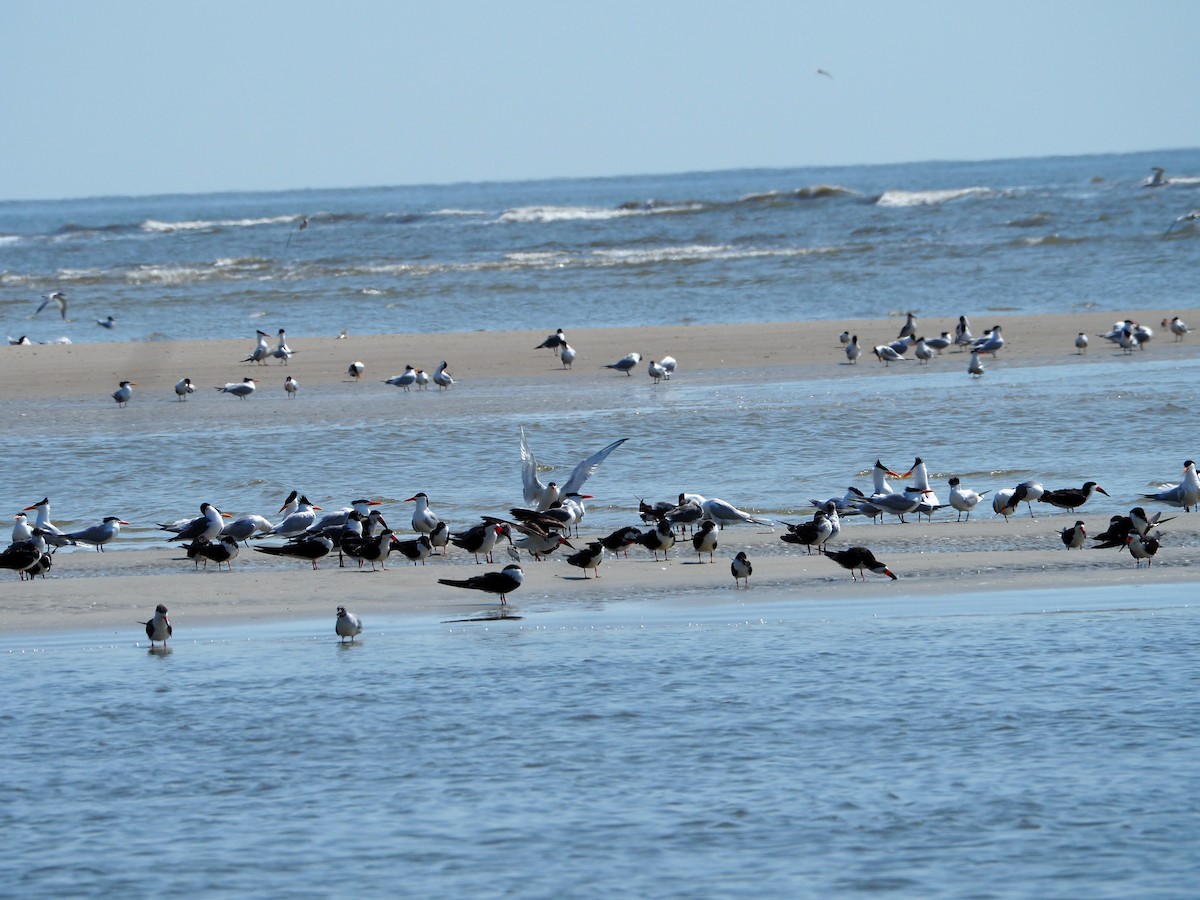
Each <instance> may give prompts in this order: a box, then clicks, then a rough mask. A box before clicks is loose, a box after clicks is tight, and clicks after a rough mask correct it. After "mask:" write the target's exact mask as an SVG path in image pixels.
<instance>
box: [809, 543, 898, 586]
mask: <svg viewBox="0 0 1200 900" xmlns="http://www.w3.org/2000/svg"><path fill="white" fill-rule="evenodd" d="M825 555H826V556H827V557H829V558H830V559H832V560H833V561H834V562H835V563H837V564H838V565H839V566H841V567H842V568H843V569H849V570H850V580H851V581H855V580H857V579H856V578H855V576H854V570H855V569H858V573H859V575H863V569H870V570H871V571H872V572H874V573H875V574H876V575H886V576H887V577H888V578H890V579H892V580H893V581H895V580H896V576H895V574H893V572H892V570H891V569H889V568H888V567H887V566H885V565H884V564H883V563H881V562H880V561H879V560H877V559H876V558H875V554H874V553H872V552H871V551H870V550H868V549H867V548H866V547H849V548H847V549H846V550H826V551H825ZM866 580H867V579H866V576H865V575H863V581H866Z"/></svg>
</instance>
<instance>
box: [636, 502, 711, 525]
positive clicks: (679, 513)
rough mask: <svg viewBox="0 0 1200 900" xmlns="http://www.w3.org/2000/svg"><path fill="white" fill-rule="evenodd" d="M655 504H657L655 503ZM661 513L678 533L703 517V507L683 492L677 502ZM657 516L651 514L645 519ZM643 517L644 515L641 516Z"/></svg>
mask: <svg viewBox="0 0 1200 900" xmlns="http://www.w3.org/2000/svg"><path fill="white" fill-rule="evenodd" d="M655 505H656V506H657V504H655ZM663 515H664V516H665V517H666V519H667V521H668V522H670V523H671V525H672V526H673V527H675V528H678V529H679V530H680V533H684V532H686V531H687V530H688V529H689V528H692V527H694V526H695V524H696V523H697V522H699V521H701V520H703V519H704V508H703V507H702V506H701V505H700V504H699V503H698V502H696V501H695V500H689V499H688V498H687V497H686V496H684V495H683V494H680V495H679V503H677V504H676V505H675V506H672V507H671V508H670V509H668V510H667V511H666V512H665V513H663ZM657 518H658V516H651V517H650V519H648V520H646V521H652V520H655V519H657ZM643 519H645V517H644V516H643Z"/></svg>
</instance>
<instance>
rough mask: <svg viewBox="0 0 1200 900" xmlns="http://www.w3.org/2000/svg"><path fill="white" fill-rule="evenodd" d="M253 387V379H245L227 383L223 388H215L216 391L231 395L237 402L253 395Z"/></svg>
mask: <svg viewBox="0 0 1200 900" xmlns="http://www.w3.org/2000/svg"><path fill="white" fill-rule="evenodd" d="M255 387H256V386H255V384H254V379H253V378H248V377H247V378H243V379H242V380H241V381H232V382H229V383H228V384H226V385H225V386H224V387H219V388H216V390H218V391H220V392H221V393H223V394H233V396H235V397H237V398H238V399H239V400H245V399H246V398H247V397H249V396H250V395H251V394H253V393H254V391H255Z"/></svg>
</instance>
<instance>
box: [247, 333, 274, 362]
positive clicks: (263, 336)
mask: <svg viewBox="0 0 1200 900" xmlns="http://www.w3.org/2000/svg"><path fill="white" fill-rule="evenodd" d="M254 333H255V334H256V335H258V343H257V344H256V345H255V347H254V351H253V352H252V353H251V354H250V355H249V356H247V357H246V358H245V359H243V360H242V362H255V363H258V364H259V365H260V366H262V365H266V362H267V357H268V356H270V355H271V345H270V344H269V343H267V339H268V338H269V337H270V335H269V334H267V333H266V332H265V331H256V332H254Z"/></svg>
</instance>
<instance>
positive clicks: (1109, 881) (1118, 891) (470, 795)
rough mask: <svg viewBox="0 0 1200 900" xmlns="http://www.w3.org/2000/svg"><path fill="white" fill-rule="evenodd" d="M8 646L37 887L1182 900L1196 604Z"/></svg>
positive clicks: (6, 874)
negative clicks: (162, 646) (343, 639)
mask: <svg viewBox="0 0 1200 900" xmlns="http://www.w3.org/2000/svg"><path fill="white" fill-rule="evenodd" d="M513 612H514V614H516V615H521V616H522V617H521V618H513V619H511V620H508V621H491V622H472V623H457V624H447V623H438V622H434V621H426V620H405V619H385V618H382V617H380V618H378V619H373V618H372V617H371V615H370V611H369V610H361V609H360V613H362V614H363V615H364V618H365V620H366V626H367V627H366V632H365V634H364V636H363V637H362V638H361V639H360V641H359V642H357V643H356V644H354V645H344V646H343V645H339V644H338V643H337V642H336V639H335V638H334V637H333V619H332V617H330V619H329V620H328V621H327V622H314V623H301V624H289V625H283V626H273V625H266V624H255V625H253V626H238V625H233V626H229V627H221V628H209V629H189V628H188V626H187V624H186V617H178V619H179V621H177V623H176V638H175V639H174V640H173V641H172V643H171V649H170V652H169V653H162V652H154V653H151V652H148V650H147V648H146V646H145V645H144V644H142V645H140V646H135V645H133V644H132V643H131V642H129V641H128V640H127V638H126V637H125V636H124V635H121V636H106V635H96V634H87V635H80V634H62V635H56V636H53V637H49V638H38V637H23V638H20V639H5V642H4V646H3V654H2V655H0V661H2V662H0V664H2V665H3V670H4V675H5V681H6V685H7V690H6V691H5V692H4V694H3V696H2V698H0V722H3V726H4V733H5V738H6V740H5V743H6V747H7V755H6V766H5V783H6V788H5V793H6V802H5V803H4V804H3V805H2V806H0V823H2V825H3V832H4V834H5V836H6V843H7V846H6V851H7V852H6V854H5V856H4V860H3V862H0V874H2V875H3V881H4V884H5V885H6V887H5V892H6V893H7V892H11V893H12V894H13V895H15V896H47V897H49V896H63V895H70V894H89V895H98V894H109V895H123V896H193V895H195V894H197V893H201V892H214V891H221V892H224V893H236V894H238V895H243V896H271V897H278V896H314V895H316V896H344V895H346V894H347V893H357V894H363V893H365V894H369V895H384V894H387V895H402V896H421V897H428V896H521V897H561V896H600V897H628V896H644V897H708V896H744V897H763V896H770V897H793V896H829V895H838V896H858V895H863V894H867V895H870V894H880V893H882V894H891V895H898V896H914V897H962V896H977V897H1028V896H1040V897H1114V898H1115V897H1131V896H1138V897H1151V896H1160V897H1184V896H1188V895H1190V894H1191V892H1192V891H1193V890H1194V886H1195V884H1196V883H1197V881H1198V880H1200V857H1198V855H1197V853H1196V846H1197V837H1198V836H1200V800H1198V799H1197V798H1200V790H1197V788H1198V787H1200V784H1198V783H1197V781H1198V779H1197V775H1196V760H1197V758H1198V753H1200V735H1198V732H1200V727H1198V726H1197V723H1198V722H1200V706H1198V704H1197V700H1196V693H1195V690H1194V686H1195V683H1196V679H1197V677H1200V659H1198V657H1197V655H1196V653H1195V640H1194V636H1195V634H1196V628H1197V626H1198V625H1200V623H1198V622H1197V618H1196V611H1195V608H1194V604H1191V603H1190V602H1189V601H1188V600H1187V599H1186V598H1185V597H1183V596H1181V591H1180V590H1177V589H1173V588H1171V587H1169V586H1165V587H1156V588H1153V589H1140V590H1138V591H1137V592H1136V594H1134V595H1130V593H1129V589H1128V588H1126V589H1123V590H1115V589H1102V590H1091V591H1083V590H1067V591H1060V592H1053V593H1050V592H1045V593H1038V592H1026V593H1022V594H989V595H986V596H985V597H982V598H980V597H978V596H976V597H974V598H965V597H953V596H951V597H940V598H938V599H936V600H921V599H919V598H913V597H896V598H893V599H885V600H871V601H864V600H854V599H849V598H847V599H846V600H844V601H839V602H827V603H816V604H814V603H805V602H802V601H800V600H795V601H781V602H779V603H771V604H766V605H758V606H755V605H753V603H752V602H747V603H746V604H744V605H737V606H731V605H719V606H712V607H706V608H701V609H692V610H687V611H684V610H680V609H678V608H672V607H669V606H661V605H654V604H642V603H638V602H636V601H633V602H630V603H627V604H622V605H618V606H614V607H609V608H607V609H593V610H575V611H562V610H560V611H554V610H552V609H544V610H538V609H529V610H524V611H523V610H521V609H520V608H519V607H517V608H515V609H514V610H513Z"/></svg>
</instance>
